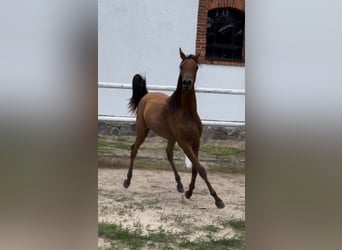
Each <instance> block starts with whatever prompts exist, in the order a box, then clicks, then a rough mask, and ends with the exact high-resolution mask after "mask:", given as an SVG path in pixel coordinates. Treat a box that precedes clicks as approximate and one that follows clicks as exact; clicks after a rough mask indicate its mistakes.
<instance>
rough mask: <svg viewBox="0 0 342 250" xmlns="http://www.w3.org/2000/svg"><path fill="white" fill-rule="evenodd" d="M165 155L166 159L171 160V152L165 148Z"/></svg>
mask: <svg viewBox="0 0 342 250" xmlns="http://www.w3.org/2000/svg"><path fill="white" fill-rule="evenodd" d="M166 155H167V159H168V160H169V161H172V159H173V152H172V151H170V150H168V149H166Z"/></svg>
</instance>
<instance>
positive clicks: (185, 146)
mask: <svg viewBox="0 0 342 250" xmlns="http://www.w3.org/2000/svg"><path fill="white" fill-rule="evenodd" d="M178 144H179V146H180V147H181V148H182V149H183V151H184V153H185V154H186V155H187V156H188V158H189V159H190V161H191V162H192V166H193V168H196V170H197V172H198V173H199V175H200V176H201V177H202V179H203V180H204V181H205V183H206V184H207V187H208V189H209V192H210V194H211V196H213V197H214V199H215V205H216V207H217V208H224V207H225V205H224V203H223V201H222V200H221V199H220V198H219V197H218V195H217V193H216V191H215V189H214V188H213V187H212V186H211V184H210V182H209V180H208V177H207V172H206V171H205V168H204V167H203V166H202V165H201V164H200V163H199V161H198V159H197V157H196V155H195V153H194V151H193V150H192V147H191V146H190V144H189V143H186V142H178Z"/></svg>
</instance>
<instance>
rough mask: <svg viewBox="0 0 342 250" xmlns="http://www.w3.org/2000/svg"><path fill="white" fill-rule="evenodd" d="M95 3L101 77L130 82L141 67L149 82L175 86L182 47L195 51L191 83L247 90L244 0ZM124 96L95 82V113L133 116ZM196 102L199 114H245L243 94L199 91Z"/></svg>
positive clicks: (241, 116)
mask: <svg viewBox="0 0 342 250" xmlns="http://www.w3.org/2000/svg"><path fill="white" fill-rule="evenodd" d="M98 10H99V13H98V25H99V26H98V46H99V51H98V66H99V69H98V76H99V79H98V80H99V82H115V83H128V84H130V83H131V81H132V78H133V76H134V74H136V73H140V74H142V75H144V76H146V79H147V87H148V85H149V84H153V85H167V86H176V84H177V79H178V73H179V64H180V57H179V48H180V47H181V48H182V50H183V51H184V52H185V53H186V54H195V53H196V52H201V57H200V63H201V65H200V67H199V70H198V74H197V81H196V86H197V87H205V88H222V89H239V90H241V89H245V67H244V58H245V54H244V45H245V42H244V10H245V7H244V1H242V0H239V1H237V0H186V1H184V0H172V1H169V0H159V1H151V0H139V1H138V0H136V1H125V0H114V1H113V0H99V2H98ZM222 41H224V42H223V43H222ZM227 41H228V42H227ZM168 94H170V93H168ZM130 96H131V91H130V90H119V89H99V96H98V102H99V105H98V113H99V114H101V115H120V116H128V115H131V114H129V113H128V110H127V102H128V99H129V98H130ZM197 105H198V112H199V114H200V116H201V118H202V119H210V120H225V121H244V120H245V97H244V96H240V95H222V94H204V93H198V94H197Z"/></svg>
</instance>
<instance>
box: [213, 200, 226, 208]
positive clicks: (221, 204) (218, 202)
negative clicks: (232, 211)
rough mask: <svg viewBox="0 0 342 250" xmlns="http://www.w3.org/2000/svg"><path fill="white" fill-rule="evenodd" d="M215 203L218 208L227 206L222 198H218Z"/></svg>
mask: <svg viewBox="0 0 342 250" xmlns="http://www.w3.org/2000/svg"><path fill="white" fill-rule="evenodd" d="M215 205H216V207H217V208H224V207H225V205H224V203H223V201H221V200H217V201H216V202H215Z"/></svg>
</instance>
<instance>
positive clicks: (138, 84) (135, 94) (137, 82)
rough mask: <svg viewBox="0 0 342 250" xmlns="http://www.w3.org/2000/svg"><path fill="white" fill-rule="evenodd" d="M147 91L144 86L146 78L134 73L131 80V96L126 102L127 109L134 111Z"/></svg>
mask: <svg viewBox="0 0 342 250" xmlns="http://www.w3.org/2000/svg"><path fill="white" fill-rule="evenodd" d="M147 93H148V91H147V88H146V79H145V78H144V77H142V76H141V75H139V74H136V75H135V76H134V77H133V80H132V97H131V98H130V99H129V102H128V109H129V110H130V111H131V112H132V113H134V112H135V110H136V109H137V107H138V104H139V102H140V100H141V98H143V97H144V95H146V94H147Z"/></svg>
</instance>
